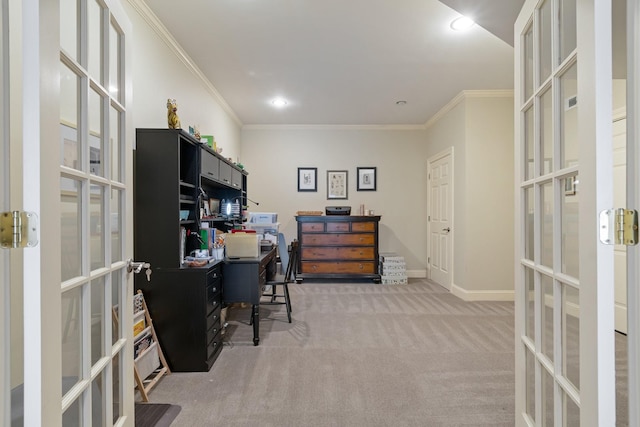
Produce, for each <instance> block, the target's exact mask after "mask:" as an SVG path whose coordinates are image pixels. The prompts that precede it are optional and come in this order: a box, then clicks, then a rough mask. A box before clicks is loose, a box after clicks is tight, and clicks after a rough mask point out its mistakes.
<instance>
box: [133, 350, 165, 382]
mask: <svg viewBox="0 0 640 427" xmlns="http://www.w3.org/2000/svg"><path fill="white" fill-rule="evenodd" d="M135 362H136V368H138V374H140V378H143V379H144V378H147V377H148V376H149V375H151V374H152V373H153V371H155V370H156V369H158V367H159V366H160V356H159V355H158V343H156V342H153V343H152V344H151V345H150V346H149V348H147V349H146V350H145V351H144V352H142V354H141V355H140V356H139V357H138V358H137V359H136V360H135Z"/></svg>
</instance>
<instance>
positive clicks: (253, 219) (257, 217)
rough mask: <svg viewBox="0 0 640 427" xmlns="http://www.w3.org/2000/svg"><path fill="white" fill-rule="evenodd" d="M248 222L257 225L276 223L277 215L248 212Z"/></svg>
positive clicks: (273, 213)
mask: <svg viewBox="0 0 640 427" xmlns="http://www.w3.org/2000/svg"><path fill="white" fill-rule="evenodd" d="M249 222H250V223H257V224H264V223H274V222H278V214H277V213H275V212H249Z"/></svg>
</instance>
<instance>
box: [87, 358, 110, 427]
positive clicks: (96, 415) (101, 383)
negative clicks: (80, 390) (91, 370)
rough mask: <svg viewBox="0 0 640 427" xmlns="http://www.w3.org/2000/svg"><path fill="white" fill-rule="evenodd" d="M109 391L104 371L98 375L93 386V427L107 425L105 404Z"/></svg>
mask: <svg viewBox="0 0 640 427" xmlns="http://www.w3.org/2000/svg"><path fill="white" fill-rule="evenodd" d="M106 389H107V383H106V378H105V375H104V370H103V371H102V372H100V373H99V374H98V376H97V377H96V379H94V380H93V384H92V385H91V422H92V424H91V425H92V426H103V425H106V423H105V414H104V409H103V408H104V403H105V399H104V396H105V391H106Z"/></svg>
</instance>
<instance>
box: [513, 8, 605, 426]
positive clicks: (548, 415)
mask: <svg viewBox="0 0 640 427" xmlns="http://www.w3.org/2000/svg"><path fill="white" fill-rule="evenodd" d="M515 40H516V43H515V59H516V60H515V62H516V67H515V70H516V73H515V81H516V86H515V88H516V95H515V107H516V156H515V159H516V190H517V191H516V224H517V228H516V247H515V251H516V254H517V256H516V269H515V270H516V277H515V282H516V319H515V321H516V424H517V425H536V426H546V425H558V426H613V425H615V364H614V362H615V359H614V335H613V334H614V297H613V295H614V291H613V283H614V274H613V246H608V245H605V244H603V243H600V241H599V234H598V233H599V225H598V219H599V213H600V212H601V211H603V210H606V209H611V208H613V207H614V206H613V200H612V188H613V187H612V175H613V172H612V144H611V135H612V100H611V96H612V93H611V92H612V89H611V85H612V76H611V2H610V1H607V0H604V1H603V0H527V1H526V2H525V4H524V6H523V8H522V10H521V13H520V16H519V17H518V19H517V21H516V25H515Z"/></svg>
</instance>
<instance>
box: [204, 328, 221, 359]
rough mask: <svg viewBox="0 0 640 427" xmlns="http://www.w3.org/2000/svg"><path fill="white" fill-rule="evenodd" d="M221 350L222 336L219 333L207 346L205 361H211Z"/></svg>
mask: <svg viewBox="0 0 640 427" xmlns="http://www.w3.org/2000/svg"><path fill="white" fill-rule="evenodd" d="M221 348H222V335H221V334H220V331H218V333H217V334H216V335H215V336H214V337H213V339H212V340H211V341H210V342H209V343H208V344H207V360H209V359H211V357H212V356H213V355H215V354H216V353H217V352H218V351H220V349H221Z"/></svg>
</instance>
